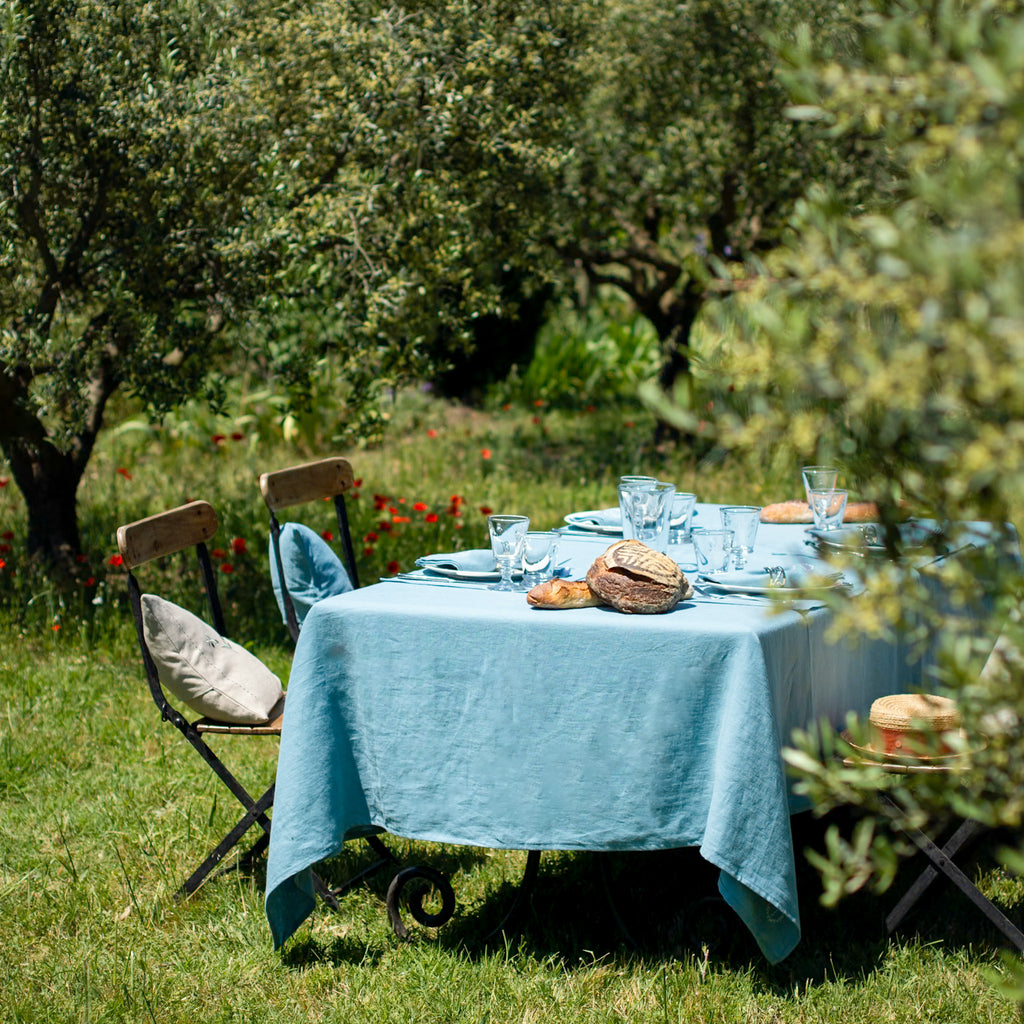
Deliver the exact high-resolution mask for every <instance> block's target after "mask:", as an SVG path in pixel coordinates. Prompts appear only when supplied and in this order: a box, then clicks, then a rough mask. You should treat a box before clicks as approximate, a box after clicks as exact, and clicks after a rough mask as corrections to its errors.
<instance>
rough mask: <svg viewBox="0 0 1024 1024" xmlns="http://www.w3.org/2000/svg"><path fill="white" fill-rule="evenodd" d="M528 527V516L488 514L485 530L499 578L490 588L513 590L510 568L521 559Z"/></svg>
mask: <svg viewBox="0 0 1024 1024" xmlns="http://www.w3.org/2000/svg"><path fill="white" fill-rule="evenodd" d="M529 528H530V519H529V516H488V517H487V530H488V532H489V533H490V535H491V551H492V553H493V554H494V560H495V562H497V563H498V571H499V572H500V573H501V579H500V580H499V581H498V582H497V583H494V584H492V585H491V587H490V588H489V589H490V590H505V591H511V590H515V589H516V587H515V585H514V584H513V583H512V570H513V568H514V567H515V565H516V564H517V563H519V562H521V561H522V558H523V547H524V545H525V544H526V531H527V530H529Z"/></svg>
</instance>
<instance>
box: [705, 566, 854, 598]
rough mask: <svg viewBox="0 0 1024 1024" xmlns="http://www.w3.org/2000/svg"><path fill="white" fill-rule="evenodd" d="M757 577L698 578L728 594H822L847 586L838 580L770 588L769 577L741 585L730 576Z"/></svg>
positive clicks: (742, 574) (744, 574) (711, 574)
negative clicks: (760, 582) (758, 581)
mask: <svg viewBox="0 0 1024 1024" xmlns="http://www.w3.org/2000/svg"><path fill="white" fill-rule="evenodd" d="M730 575H736V576H746V575H749V576H755V575H759V574H756V573H753V572H752V573H735V574H732V573H724V574H720V575H719V574H716V573H698V576H699V578H700V579H701V580H703V582H704V583H706V584H707V585H708V586H709V587H714V588H715V590H721V591H724V592H725V593H727V594H797V595H799V594H820V593H823V592H825V591H828V590H835V589H836V588H837V587H842V586H845V583H844V581H843V580H842V579H841V578H840V579H837V580H831V581H828V582H826V583H819V584H815V585H814V586H797V585H791V584H787V585H785V586H782V587H773V586H769V584H768V582H767V576H766V577H765V582H764V583H763V584H754V583H740V582H738V581H736V580H729V579H728V578H726V577H728V576H730Z"/></svg>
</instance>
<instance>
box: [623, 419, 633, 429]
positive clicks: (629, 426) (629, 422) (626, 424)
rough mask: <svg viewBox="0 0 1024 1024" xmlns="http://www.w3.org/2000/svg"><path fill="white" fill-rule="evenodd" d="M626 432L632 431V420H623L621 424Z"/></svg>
mask: <svg viewBox="0 0 1024 1024" xmlns="http://www.w3.org/2000/svg"><path fill="white" fill-rule="evenodd" d="M622 425H623V426H624V427H625V428H626V429H627V430H632V429H633V428H634V427H635V426H636V424H635V423H634V422H633V421H632V420H625V421H624V422H623V424H622Z"/></svg>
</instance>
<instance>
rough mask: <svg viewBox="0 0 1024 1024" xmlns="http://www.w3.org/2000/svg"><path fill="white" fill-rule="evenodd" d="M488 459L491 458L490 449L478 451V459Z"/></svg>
mask: <svg viewBox="0 0 1024 1024" xmlns="http://www.w3.org/2000/svg"><path fill="white" fill-rule="evenodd" d="M490 457H491V449H490V448H481V449H480V458H481V459H489V458H490Z"/></svg>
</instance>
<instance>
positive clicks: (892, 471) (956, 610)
mask: <svg viewBox="0 0 1024 1024" xmlns="http://www.w3.org/2000/svg"><path fill="white" fill-rule="evenodd" d="M785 52H786V57H787V59H788V62H789V64H790V72H789V75H788V81H789V85H790V88H791V90H792V101H793V105H792V108H791V111H790V114H791V116H793V117H795V118H800V119H802V120H804V121H805V122H813V123H816V124H818V125H819V126H820V127H822V128H823V130H825V131H827V132H828V133H829V134H830V135H832V136H833V137H835V138H836V139H837V140H838V139H841V138H843V137H845V136H846V135H847V134H849V133H853V134H856V135H858V136H860V137H874V138H875V139H877V140H878V142H879V143H880V144H882V145H884V146H885V147H886V149H887V151H888V153H889V154H890V156H891V158H892V162H893V163H892V166H893V168H894V169H895V172H896V173H894V175H893V177H892V179H891V181H890V184H889V187H888V188H887V189H886V191H885V194H884V195H881V196H880V197H879V201H877V202H876V203H875V204H874V205H873V207H872V208H870V209H866V210H862V211H857V212H854V213H851V212H850V211H849V210H846V209H844V207H843V206H842V204H840V203H837V202H836V201H835V196H834V195H833V194H831V193H830V192H829V191H828V190H827V189H820V190H818V191H817V192H816V193H815V194H813V195H812V196H810V197H809V198H808V199H807V200H806V201H805V202H802V203H801V204H800V205H799V207H798V210H797V214H796V216H795V218H794V234H795V238H796V240H795V241H794V242H793V244H792V245H791V246H790V247H788V248H787V249H786V250H785V251H784V252H781V251H780V252H778V253H776V254H775V256H774V258H773V259H772V260H770V261H769V262H768V263H767V272H766V273H764V274H763V275H762V276H761V277H760V279H759V280H760V282H761V283H760V287H759V291H758V293H757V294H756V295H752V296H750V297H749V301H748V303H747V306H746V313H747V317H746V318H745V320H743V321H741V324H746V328H745V329H744V330H741V331H739V332H737V336H735V337H734V338H733V339H731V341H730V344H729V346H728V354H727V357H726V358H724V359H723V361H722V362H721V364H720V365H719V366H718V367H717V372H718V373H719V374H721V375H722V376H723V378H724V379H726V380H728V381H730V382H731V383H732V385H733V386H734V388H735V393H734V394H735V405H734V407H733V408H732V409H723V410H720V412H719V415H718V417H717V429H718V432H719V433H718V436H719V439H720V440H721V442H722V443H723V444H726V445H731V446H736V447H738V448H743V449H746V450H748V451H754V452H760V453H762V454H763V456H764V457H765V458H768V457H770V453H775V452H778V451H779V450H780V449H785V450H786V451H788V452H789V453H790V454H791V458H792V464H793V465H796V466H798V465H799V464H800V460H808V459H815V460H817V459H828V460H835V461H836V462H838V463H839V464H840V465H841V466H843V468H844V474H845V479H846V482H847V483H848V484H849V485H850V486H851V487H852V488H854V489H855V490H857V491H858V492H859V493H861V494H862V495H864V496H867V497H872V498H875V499H877V501H878V502H879V505H880V509H881V515H882V519H883V523H884V524H885V525H886V530H887V533H886V535H887V537H888V539H889V540H890V541H891V542H892V549H891V554H893V555H896V554H898V553H899V545H898V536H899V534H898V524H899V521H900V520H901V519H902V518H904V517H905V516H906V515H907V513H908V512H910V513H913V514H914V515H917V516H923V517H932V518H933V519H934V520H935V521H936V523H937V524H939V526H940V527H941V529H940V536H939V540H938V542H937V545H936V547H935V553H936V554H938V555H941V554H943V553H944V551H945V550H946V548H947V547H948V546H949V544H950V542H951V540H955V538H956V533H955V530H954V529H953V528H952V527H951V526H950V524H954V523H957V522H960V521H971V520H982V521H988V522H992V523H996V524H999V523H1004V522H1010V523H1012V522H1014V521H1018V522H1019V520H1020V516H1021V514H1022V512H1024V264H1022V261H1021V260H1020V252H1021V248H1020V247H1021V239H1022V238H1024V214H1022V210H1024V202H1022V201H1024V195H1022V183H1024V174H1022V171H1024V131H1022V127H1024V10H1022V8H1021V5H1020V4H1017V3H1012V4H1009V3H998V2H993V3H958V2H940V3H931V2H928V3H925V2H922V0H903V2H901V3H898V4H890V3H880V2H879V3H870V4H868V5H867V7H866V14H865V20H864V23H863V33H862V35H861V38H860V41H859V45H858V46H856V47H854V48H851V49H850V50H849V51H847V52H845V53H840V54H837V53H832V54H829V53H827V52H824V51H823V50H822V49H821V48H820V47H819V46H818V45H817V40H816V39H815V38H814V35H813V33H812V32H810V31H808V32H806V33H803V34H798V35H797V36H796V37H795V42H794V43H793V45H792V46H790V47H789V48H788V49H787V50H786V51H785ZM676 414H677V416H678V417H680V418H681V419H685V416H684V415H683V414H682V413H681V412H680V411H679V410H678V409H677V412H676ZM1007 541H1008V547H1007V550H1006V552H1005V557H1003V558H1002V560H1001V561H1000V563H999V565H998V566H993V565H992V564H989V563H987V562H985V561H984V560H983V559H982V558H981V557H980V553H978V552H975V554H979V557H972V551H971V550H963V551H960V552H959V553H958V554H957V555H956V557H952V558H946V559H944V560H942V561H940V562H938V563H936V564H935V565H933V566H932V567H931V568H929V569H926V570H923V571H916V570H915V569H914V567H913V566H914V561H915V560H913V559H906V560H903V559H899V558H895V559H879V560H877V561H869V562H862V565H861V568H862V570H864V571H866V572H867V574H868V580H867V582H868V593H869V595H870V600H863V601H856V602H846V601H843V602H839V603H838V606H837V615H838V617H839V618H838V622H839V624H840V626H841V627H842V628H843V630H844V631H845V632H846V633H847V634H848V635H849V636H851V637H853V636H857V635H863V633H864V632H869V633H871V632H877V633H885V632H891V631H892V630H894V629H896V628H900V629H902V630H903V631H904V632H905V634H906V635H909V636H911V637H912V638H913V639H915V640H916V641H919V649H922V648H924V647H925V646H926V645H928V644H931V645H932V647H933V649H935V648H937V649H938V651H939V654H940V657H939V659H938V662H937V665H936V668H935V671H934V672H933V673H932V674H931V675H930V676H929V677H928V678H927V679H926V680H925V681H924V685H925V687H926V688H927V689H929V690H933V691H936V692H942V693H946V694H949V695H952V696H955V697H956V698H958V699H959V701H960V703H961V705H962V710H963V713H964V720H965V725H966V727H967V729H968V732H969V734H970V735H971V736H973V737H974V738H975V739H977V737H978V736H979V734H980V735H982V736H985V737H986V743H987V746H986V749H985V750H983V751H982V752H980V753H977V754H976V755H975V758H974V761H975V765H976V770H975V771H973V772H971V773H969V774H966V775H960V776H957V777H956V779H955V780H954V781H950V780H949V779H947V778H946V777H928V778H926V779H921V778H918V779H916V780H915V781H914V784H912V785H911V784H906V785H904V784H902V780H899V779H896V780H894V779H893V778H891V777H890V778H888V779H887V780H882V779H880V778H879V776H878V774H877V773H872V772H865V771H863V770H858V769H856V768H854V769H850V768H845V767H843V766H842V765H841V764H840V763H837V762H836V761H835V760H832V759H828V758H825V759H821V758H820V757H819V756H818V755H819V749H818V746H817V744H818V743H820V742H821V741H822V739H823V738H824V752H825V753H826V754H827V753H828V752H830V751H832V750H837V749H838V750H842V749H843V748H842V745H841V744H837V743H836V740H835V737H834V736H830V735H829V733H828V732H827V731H826V733H825V735H824V737H820V736H819V737H810V738H806V739H805V742H804V743H803V744H802V745H801V748H800V749H799V750H794V751H793V753H792V754H791V758H792V761H793V763H794V765H796V766H797V767H798V768H799V769H800V771H801V772H802V773H803V779H804V783H803V784H804V785H805V787H806V788H807V789H808V792H809V793H810V794H811V795H812V796H813V798H814V800H815V801H816V803H817V805H818V806H819V807H828V806H830V805H834V804H835V803H841V802H851V803H857V802H861V803H865V804H868V805H873V803H872V801H873V794H874V792H875V790H876V788H877V787H878V786H879V785H880V783H881V782H882V781H886V782H887V784H888V785H889V786H890V792H891V795H892V796H893V797H894V799H895V800H896V802H897V804H898V805H899V806H900V808H901V821H902V822H903V823H908V822H909V823H915V822H920V821H922V820H924V817H925V815H926V814H927V813H928V812H931V813H944V812H945V811H946V810H947V809H948V808H951V807H952V808H955V809H957V810H958V811H960V812H961V813H963V814H969V815H972V816H974V817H976V818H979V819H981V820H983V821H988V822H990V823H992V824H1011V825H1017V824H1019V823H1020V819H1021V813H1022V803H1021V800H1020V793H1021V792H1022V787H1021V783H1022V782H1024V779H1022V776H1021V770H1022V769H1021V766H1022V765H1024V756H1022V755H1024V728H1022V723H1024V697H1022V693H1024V691H1022V690H1021V686H1020V678H1021V677H1020V669H1021V667H1022V664H1024V662H1022V661H1021V657H1020V653H1019V652H1020V651H1021V650H1024V646H1022V644H1024V633H1022V626H1021V622H1020V618H1019V615H1018V614H1017V612H1016V609H1017V608H1018V607H1019V602H1020V597H1021V574H1020V568H1019V563H1018V562H1016V561H1015V558H1014V556H1015V555H1016V554H1017V545H1016V539H1015V537H1014V535H1013V534H1012V533H1011V534H1010V535H1009V537H1008V538H1007ZM936 588H939V591H940V592H941V593H942V594H944V599H943V600H940V601H936V600H935V595H936ZM998 636H1001V637H1002V639H1001V642H1000V646H999V649H998V650H997V652H996V654H995V655H994V656H993V657H992V658H991V659H989V660H988V662H987V663H986V659H987V658H988V655H989V652H990V651H991V649H992V647H993V644H994V642H995V640H996V638H997V637H998ZM896 783H900V784H896ZM872 821H873V819H871V818H865V819H864V821H863V823H862V826H861V828H862V832H861V835H860V837H859V839H858V841H857V842H855V843H852V844H850V843H847V842H845V841H841V840H840V838H839V837H838V836H833V846H832V848H831V857H830V859H829V860H828V861H826V862H824V864H823V866H824V868H825V870H826V878H827V879H828V883H829V888H828V892H829V895H830V896H831V897H833V898H834V897H837V896H838V895H839V894H840V893H842V892H844V891H849V890H850V889H853V888H856V887H857V886H859V885H862V884H865V883H866V882H867V881H868V880H869V879H872V878H873V879H874V880H875V881H876V882H877V881H879V880H882V881H883V882H884V881H887V880H888V879H889V878H890V877H891V868H892V864H893V861H892V858H891V855H890V854H891V847H890V844H889V840H888V839H887V838H886V837H885V836H884V835H882V834H873V832H872Z"/></svg>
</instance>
